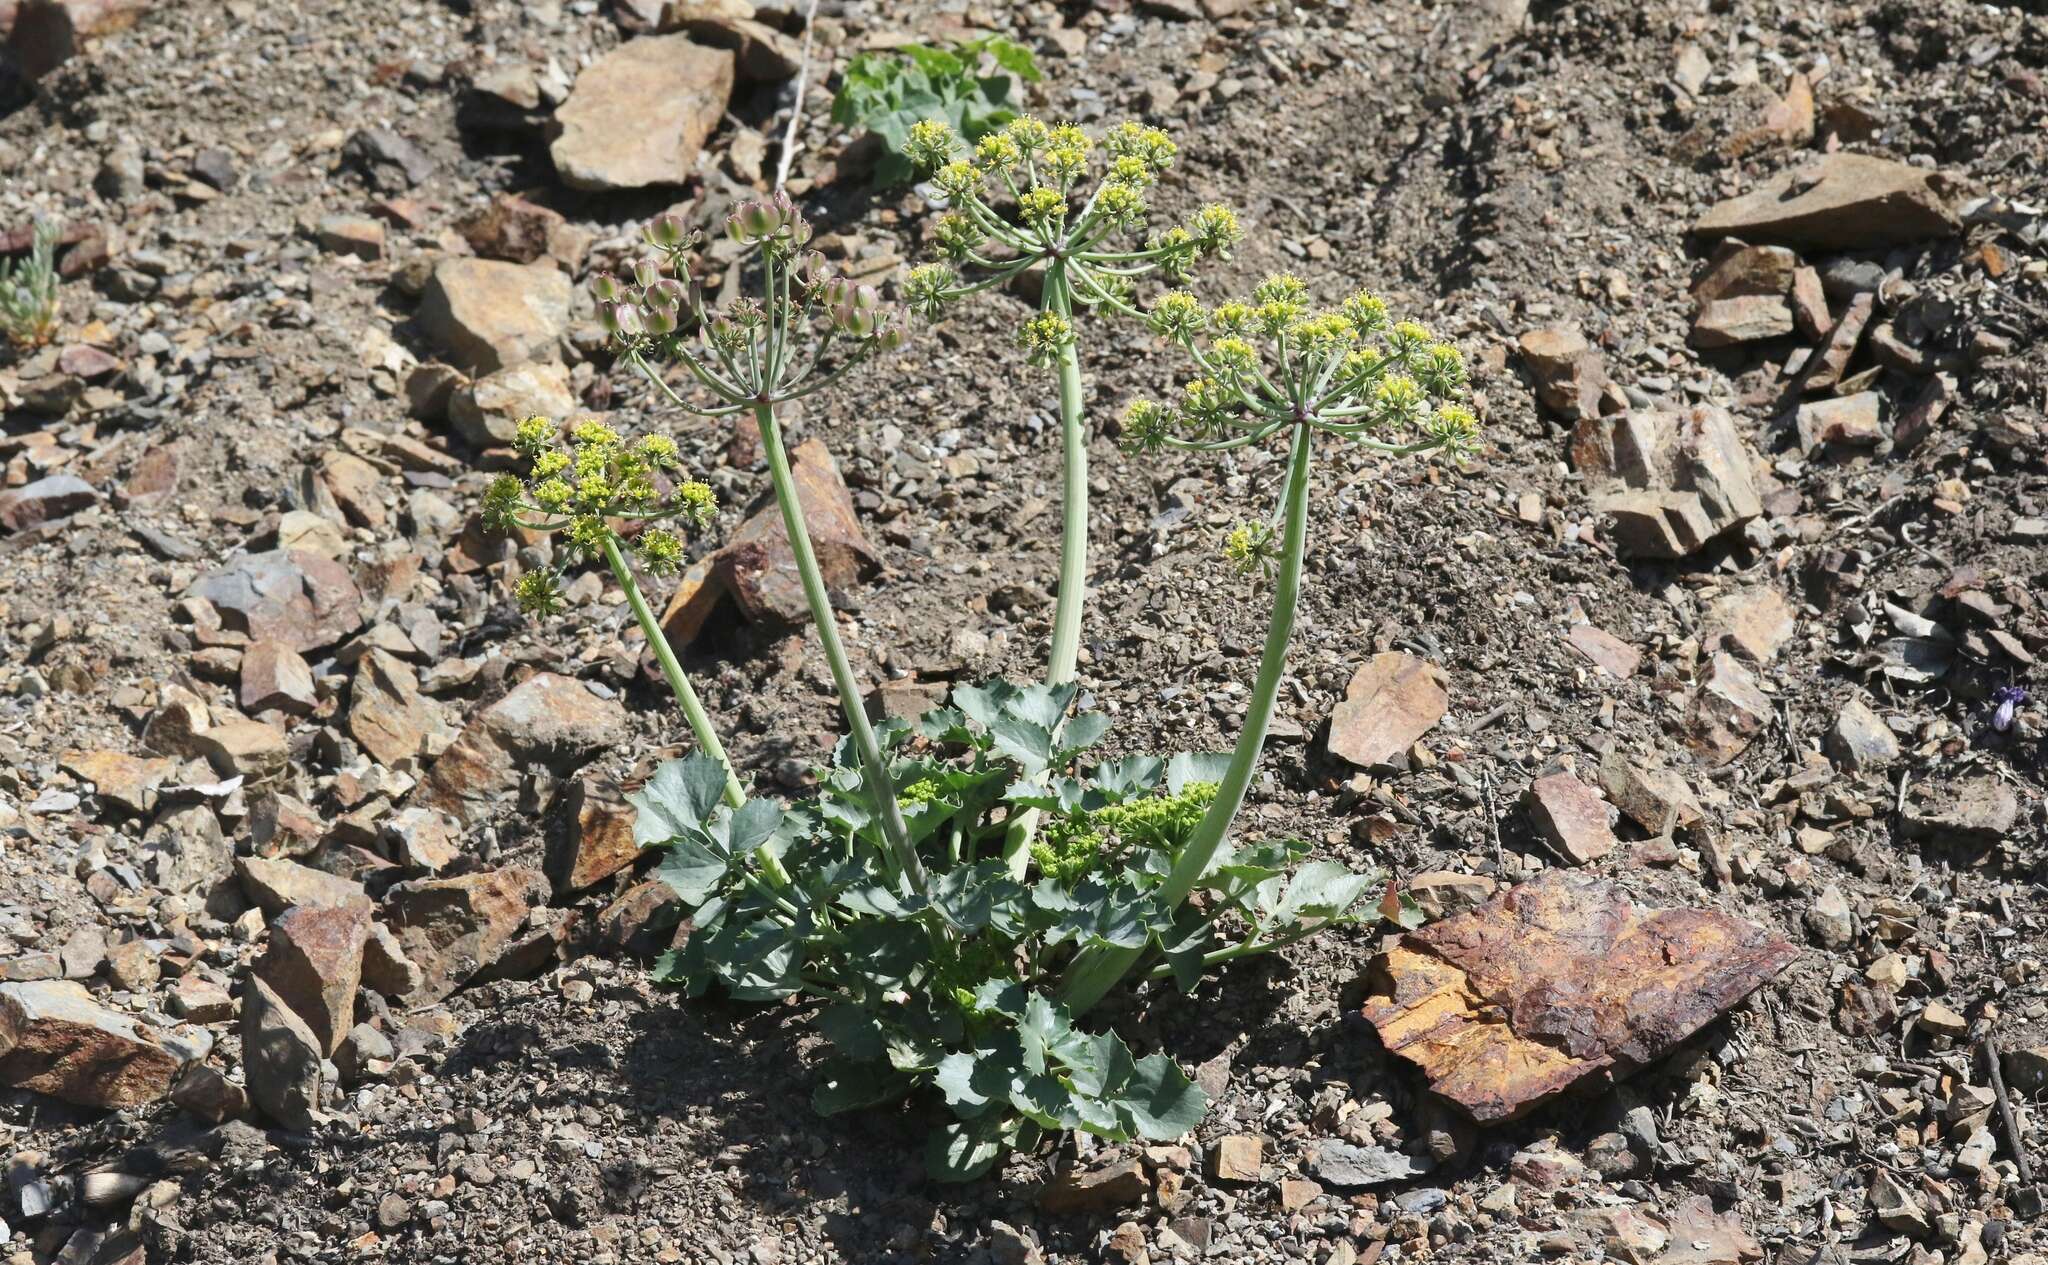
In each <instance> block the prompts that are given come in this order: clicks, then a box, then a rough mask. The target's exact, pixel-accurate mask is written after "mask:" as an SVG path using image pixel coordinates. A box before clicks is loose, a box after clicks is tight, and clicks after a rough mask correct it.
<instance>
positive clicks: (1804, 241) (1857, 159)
mask: <svg viewBox="0 0 2048 1265" xmlns="http://www.w3.org/2000/svg"><path fill="white" fill-rule="evenodd" d="M1932 175H1933V173H1932V172H1927V171H1922V170H1921V169H1920V168H1918V167H1909V166H1907V165H1906V164H1905V163H1902V162H1894V161H1892V160H1891V159H1889V158H1872V157H1869V156H1867V155H1864V154H1846V153H1838V154H1829V155H1828V156H1826V157H1825V158H1822V159H1820V160H1819V161H1818V162H1814V163H1810V164H1806V165H1802V166H1798V167H1794V168H1791V169H1790V170H1788V171H1785V172H1783V173H1781V174H1779V175H1778V176H1776V177H1775V178H1773V179H1771V180H1769V181H1767V182H1766V183H1764V184H1762V185H1760V186H1758V187H1757V188H1756V189H1754V190H1752V191H1750V192H1749V193H1745V194H1743V195H1741V196H1740V197H1735V198H1730V199H1728V200H1727V201H1725V202H1721V203H1717V204H1716V205H1715V206H1713V207H1712V208H1711V209H1710V210H1708V212H1707V213H1706V214H1705V215H1703V216H1701V217H1700V221H1699V223H1697V224H1695V225H1693V232H1695V233H1697V234H1699V235H1700V236H1702V237H1740V238H1743V239H1744V240H1746V241H1752V242H1759V241H1761V242H1782V243H1784V244H1786V245H1790V246H1819V247H1822V248H1824V249H1828V250H1870V249H1875V248H1877V247H1882V246H1902V245H1906V244H1908V243H1911V242H1917V241H1924V240H1926V239H1927V238H1930V237H1952V236H1954V235H1955V233H1956V232H1957V231H1958V229H1959V227H1960V221H1958V220H1957V219H1956V216H1955V212H1954V211H1952V210H1950V209H1949V205H1948V202H1947V201H1946V200H1945V199H1944V198H1943V197H1942V195H1941V194H1940V192H1939V191H1937V190H1936V189H1935V187H1934V185H1933V184H1932V182H1931V180H1930V177H1931V176H1932Z"/></svg>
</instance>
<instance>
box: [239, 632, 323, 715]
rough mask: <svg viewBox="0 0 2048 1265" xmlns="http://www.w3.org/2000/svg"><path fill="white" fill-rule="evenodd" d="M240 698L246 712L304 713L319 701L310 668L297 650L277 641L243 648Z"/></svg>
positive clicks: (258, 643) (255, 643) (261, 642)
mask: <svg viewBox="0 0 2048 1265" xmlns="http://www.w3.org/2000/svg"><path fill="white" fill-rule="evenodd" d="M240 699H241V704H242V710H243V711H245V712H269V711H280V712H291V713H293V714H294V715H300V716H303V715H306V714H308V713H310V712H311V711H312V710H313V708H314V707H316V706H317V705H318V704H319V702H320V696H319V694H318V693H317V692H316V691H315V689H314V688H313V669H312V668H311V667H310V666H309V665H308V664H307V663H306V661H305V659H304V658H302V657H301V656H300V655H299V652H298V651H296V650H294V649H292V648H291V647H290V646H287V645H284V644H283V643H281V642H276V641H255V642H251V643H250V644H249V647H248V649H246V650H244V651H242V672H241V688H240Z"/></svg>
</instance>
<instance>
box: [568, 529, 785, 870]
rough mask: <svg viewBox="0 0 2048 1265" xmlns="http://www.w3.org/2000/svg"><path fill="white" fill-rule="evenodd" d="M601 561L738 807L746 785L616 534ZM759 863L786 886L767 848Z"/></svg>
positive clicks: (727, 798) (608, 541)
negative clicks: (607, 567)
mask: <svg viewBox="0 0 2048 1265" xmlns="http://www.w3.org/2000/svg"><path fill="white" fill-rule="evenodd" d="M604 560H605V562H606V564H607V565H609V566H610V567H611V569H612V578H614V579H616V580H617V581H618V582H619V587H620V588H622V589H624V590H626V602H627V604H628V605H630V606H631V607H632V608H633V618H634V619H635V620H637V621H639V624H640V631H641V633H642V634H643V635H644V636H646V638H647V644H648V646H649V647H650V648H651V649H653V651H654V659H655V662H657V663H659V664H661V674H662V675H663V676H665V677H667V678H668V688H669V690H670V692H671V693H673V694H674V695H675V696H676V702H677V703H679V704H681V705H682V709H683V716H684V717H685V718H686V719H688V720H689V722H690V732H691V733H693V734H695V735H696V736H697V749H698V750H699V751H701V752H703V753H704V754H705V755H708V756H710V757H711V758H712V759H714V760H716V761H718V764H719V767H720V768H723V769H724V770H725V802H726V803H727V804H728V805H730V806H731V807H733V808H738V807H739V806H740V805H741V804H743V803H745V802H746V799H747V792H746V788H744V787H742V786H741V785H740V780H739V778H738V777H737V776H736V775H735V774H734V773H733V771H732V761H731V760H729V759H727V758H726V755H725V744H724V743H721V742H720V741H719V740H718V731H717V730H716V729H713V728H712V727H711V715H710V713H708V712H706V711H705V710H704V703H703V701H702V700H700V699H699V698H698V697H697V691H696V690H695V689H693V688H691V686H690V678H689V677H687V676H685V675H683V665H682V663H681V661H680V660H678V659H677V658H676V652H675V650H674V649H673V648H672V647H671V646H670V645H669V644H668V634H666V633H664V632H662V630H661V624H660V622H659V621H657V620H656V619H655V618H654V608H653V607H651V606H649V605H648V604H647V596H646V595H645V594H644V593H642V592H641V591H640V583H639V581H638V580H636V579H634V578H633V568H632V567H630V566H628V565H627V564H626V555H625V554H624V553H623V552H621V551H620V549H619V539H618V537H616V536H614V535H612V534H611V533H610V532H606V533H605V538H604ZM755 855H756V856H757V857H759V859H760V862H761V870H762V872H763V873H765V874H767V876H768V881H769V882H770V883H772V884H773V885H774V886H776V887H778V888H780V887H788V886H789V871H787V870H785V869H783V868H782V862H781V861H780V860H778V859H777V858H776V857H775V856H774V855H773V854H772V853H770V852H769V851H768V849H767V848H766V847H763V848H762V849H761V850H760V851H759V852H757V853H756V854H755Z"/></svg>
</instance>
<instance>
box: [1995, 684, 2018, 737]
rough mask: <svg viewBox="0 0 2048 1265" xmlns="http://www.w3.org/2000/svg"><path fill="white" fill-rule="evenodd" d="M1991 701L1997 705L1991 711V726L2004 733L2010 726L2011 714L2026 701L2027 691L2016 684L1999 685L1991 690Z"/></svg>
mask: <svg viewBox="0 0 2048 1265" xmlns="http://www.w3.org/2000/svg"><path fill="white" fill-rule="evenodd" d="M1991 701H1992V702H1993V703H1995V704H1997V705H1998V710H1997V711H1995V712H1993V713H1991V727H1992V728H1993V729H1996V730H1997V731H1998V732H2000V733H2005V732H2006V731H2008V730H2010V729H2011V728H2012V720H2013V714H2014V713H2015V712H2017V711H2019V709H2020V705H2021V704H2023V703H2025V702H2026V701H2027V692H2026V691H2025V690H2023V689H2021V688H2020V687H2019V686H2017V685H2001V686H1999V687H1998V688H1997V689H1995V690H1993V691H1991Z"/></svg>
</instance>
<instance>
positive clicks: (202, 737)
mask: <svg viewBox="0 0 2048 1265" xmlns="http://www.w3.org/2000/svg"><path fill="white" fill-rule="evenodd" d="M192 742H193V746H194V747H195V748H197V750H198V752H199V754H200V755H201V756H203V757H205V759H206V762H207V763H208V764H211V765H212V766H213V771H214V772H215V773H218V774H220V775H221V776H222V777H242V778H248V779H249V780H251V781H256V780H258V779H261V778H267V777H275V776H277V775H278V774H280V773H282V772H284V768H285V765H286V763H287V762H288V761H289V760H290V759H291V748H290V745H289V744H288V743H287V742H286V740H285V736H284V733H283V732H282V731H281V730H278V729H276V728H273V727H272V726H270V725H266V724H264V723H263V722H262V721H260V720H244V719H241V718H239V717H238V718H236V719H234V720H230V721H227V722H225V723H223V724H218V725H212V726H209V727H208V728H207V730H206V732H204V733H202V734H199V735H197V736H195V737H194V738H193V740H192Z"/></svg>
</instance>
